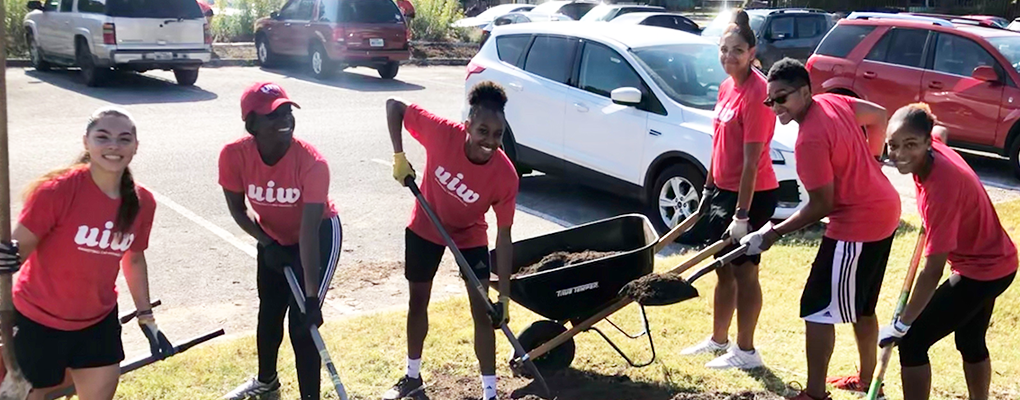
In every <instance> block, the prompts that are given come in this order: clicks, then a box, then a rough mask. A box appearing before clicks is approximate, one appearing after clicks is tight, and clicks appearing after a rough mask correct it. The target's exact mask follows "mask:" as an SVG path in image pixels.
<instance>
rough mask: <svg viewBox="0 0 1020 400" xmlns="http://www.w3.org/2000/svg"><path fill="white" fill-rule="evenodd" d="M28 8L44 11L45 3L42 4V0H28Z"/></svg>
mask: <svg viewBox="0 0 1020 400" xmlns="http://www.w3.org/2000/svg"><path fill="white" fill-rule="evenodd" d="M28 9H29V10H39V11H43V4H42V2H41V1H38V0H32V1H30V2H28Z"/></svg>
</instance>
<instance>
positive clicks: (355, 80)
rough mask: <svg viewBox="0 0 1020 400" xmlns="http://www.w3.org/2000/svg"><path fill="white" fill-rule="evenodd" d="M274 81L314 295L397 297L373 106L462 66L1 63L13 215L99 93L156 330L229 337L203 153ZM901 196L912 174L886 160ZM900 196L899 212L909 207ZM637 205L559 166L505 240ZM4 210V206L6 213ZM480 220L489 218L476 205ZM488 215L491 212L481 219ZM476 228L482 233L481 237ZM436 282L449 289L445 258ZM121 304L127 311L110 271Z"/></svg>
mask: <svg viewBox="0 0 1020 400" xmlns="http://www.w3.org/2000/svg"><path fill="white" fill-rule="evenodd" d="M258 81H274V82H276V83H279V84H280V85H281V86H283V87H284V89H285V90H287V91H288V94H289V95H290V97H291V98H292V99H293V100H295V101H296V102H298V103H299V104H300V105H301V109H300V110H297V111H295V115H296V118H297V129H296V132H295V135H296V136H298V137H300V138H302V139H304V140H307V141H308V142H310V143H312V144H313V145H315V146H316V147H317V148H318V149H319V151H320V152H322V153H323V154H324V155H325V156H326V158H327V159H328V160H329V162H330V168H331V173H332V176H331V186H330V193H331V195H332V196H333V198H334V199H335V201H336V202H337V204H338V206H339V208H340V216H341V219H342V221H343V229H344V232H343V233H344V242H343V248H344V250H343V255H342V256H341V260H340V265H341V267H340V268H339V270H338V272H337V275H336V277H335V279H334V282H333V283H334V286H335V288H334V289H333V290H332V293H331V295H330V298H329V300H328V304H329V306H327V307H326V308H325V309H324V310H323V312H324V314H325V315H326V317H327V319H329V318H338V317H341V316H344V315H355V314H358V313H363V312H369V311H374V310H379V309H384V308H393V307H396V308H399V307H401V306H403V304H404V302H406V296H405V292H404V286H405V283H404V281H403V276H402V270H400V264H399V263H401V262H402V260H403V228H404V226H405V224H406V222H407V220H408V218H409V217H410V211H411V207H412V204H413V201H414V200H413V197H411V195H410V193H409V192H408V191H407V190H406V189H404V188H402V187H401V186H399V185H398V184H397V183H396V182H394V181H393V179H392V178H391V177H390V168H389V161H390V158H391V153H392V151H391V148H390V144H389V140H388V138H387V131H386V121H385V113H384V108H383V104H384V101H385V100H386V99H387V98H388V97H390V96H399V97H402V98H404V99H406V100H409V101H412V102H416V103H419V104H422V105H423V106H425V107H426V108H428V109H430V110H432V111H433V112H435V113H436V114H439V115H442V116H446V117H449V118H454V119H458V118H460V115H461V107H462V105H463V104H464V94H465V93H464V69H463V67H422V68H418V67H404V68H402V70H401V72H400V74H399V75H398V76H397V79H396V80H393V81H384V80H381V79H379V78H378V75H377V74H376V73H375V71H373V70H367V69H355V70H348V71H347V72H345V73H342V74H339V75H338V76H337V77H335V78H333V79H331V80H329V81H316V80H313V79H312V78H310V77H308V76H307V75H306V74H305V73H304V72H301V71H298V70H297V69H296V68H292V69H285V70H263V69H260V68H241V67H237V68H209V69H204V70H202V72H201V76H200V77H199V81H198V84H197V86H195V87H191V88H185V87H179V86H176V85H175V84H174V83H173V75H172V74H171V73H163V72H154V73H148V74H144V75H138V74H121V75H118V76H117V77H116V79H115V80H114V81H113V82H112V83H111V84H110V85H109V86H107V87H103V88H87V87H85V86H84V85H83V84H80V83H79V82H78V80H77V72H76V71H54V72H46V73H43V72H37V71H34V70H32V69H18V68H15V69H8V72H7V85H8V103H9V104H8V108H9V111H8V112H9V117H10V128H9V129H10V153H11V180H12V182H11V183H12V187H13V188H14V190H15V191H14V193H13V195H12V197H13V199H14V204H13V206H14V212H15V213H17V212H18V211H19V210H20V208H21V196H20V194H21V193H20V191H21V188H23V187H24V186H25V185H26V184H27V183H28V182H29V181H30V180H32V179H34V178H35V177H36V176H39V175H41V174H43V173H45V172H46V171H48V170H50V169H52V168H55V167H59V166H61V165H64V164H66V163H68V162H70V161H71V160H73V159H74V158H75V156H76V155H77V154H78V152H80V151H81V149H82V144H81V135H82V133H83V132H84V127H85V123H86V119H87V117H88V116H89V114H90V113H91V112H92V111H93V110H95V109H96V108H98V107H100V106H103V105H106V104H116V105H120V106H123V107H124V108H126V109H127V110H128V111H130V112H131V113H133V114H134V116H135V118H136V120H137V124H138V129H139V133H138V136H139V140H140V148H139V153H138V155H137V156H136V158H135V160H134V162H133V163H132V168H133V171H134V174H135V177H136V179H137V180H138V181H139V182H140V183H141V184H143V185H145V186H146V187H147V188H149V189H150V190H151V191H153V193H154V194H156V196H157V200H158V202H159V208H158V210H157V213H156V223H155V226H154V228H153V232H152V239H151V244H150V248H149V250H148V251H147V252H146V254H147V258H148V261H149V265H150V280H151V282H152V290H151V291H152V295H153V297H154V298H160V299H162V300H163V303H164V305H163V306H162V307H160V308H158V309H157V310H156V315H157V320H158V321H159V323H160V327H161V328H162V329H163V330H164V331H166V332H167V335H168V336H169V337H170V338H171V340H178V341H182V340H184V339H186V338H188V337H192V336H195V335H198V334H199V333H203V332H205V331H209V330H212V329H215V328H219V327H223V328H225V329H226V330H227V332H228V335H229V334H238V333H248V332H251V331H252V329H253V328H254V322H255V313H256V306H257V302H258V299H257V296H256V292H255V261H254V258H253V254H254V240H252V239H250V238H248V237H247V235H246V234H244V232H242V231H241V230H240V229H239V228H237V227H236V225H235V224H234V222H233V220H232V219H231V218H230V216H229V214H228V212H227V208H226V204H225V202H224V200H223V195H222V191H221V189H220V188H219V186H218V185H217V163H216V161H217V157H218V154H219V151H220V149H221V147H222V146H223V144H225V143H227V142H229V141H231V140H233V139H235V138H237V137H240V136H242V135H246V134H247V133H245V131H244V127H243V125H242V122H241V119H240V107H239V104H238V102H239V97H240V94H241V92H242V90H243V89H244V88H245V87H247V86H248V85H250V84H252V83H254V82H258ZM407 148H408V154H409V158H410V159H411V162H412V163H413V164H415V165H423V163H424V154H423V151H422V149H421V148H420V146H416V145H412V146H407ZM968 160H969V161H971V162H972V165H973V166H974V167H975V169H976V170H977V171H978V173H979V174H980V175H981V176H982V178H983V179H984V180H985V181H986V183H987V184H988V190H989V193H990V195H991V196H992V197H993V200H996V201H1002V200H1007V199H1011V198H1015V197H1018V196H1020V192H1018V190H1020V182H1018V181H1017V180H1016V179H1014V178H1013V177H1012V176H1011V175H1010V172H1009V164H1008V162H1007V161H1005V160H1001V159H989V158H985V157H979V156H968ZM887 174H888V175H890V177H891V178H892V179H893V181H894V183H895V184H896V186H897V188H898V190H899V191H900V193H901V194H903V195H904V197H905V199H909V198H910V197H912V196H913V190H914V189H913V182H912V181H911V180H910V179H908V178H904V177H902V176H899V174H898V173H896V172H895V171H894V170H892V169H890V168H887ZM914 207H915V206H914V204H913V202H912V201H906V200H905V201H904V209H905V210H908V211H910V210H913V209H914ZM638 211H640V205H638V204H636V203H635V202H633V201H631V200H626V199H620V198H617V197H614V196H613V195H611V194H607V193H602V192H598V191H595V190H591V189H586V188H583V187H579V186H575V185H573V184H571V183H570V179H569V177H565V178H561V177H549V176H543V175H540V174H539V175H536V176H528V177H525V178H524V179H522V182H521V194H520V196H519V198H518V213H517V216H516V218H515V224H514V237H515V239H523V238H527V237H532V236H537V235H541V234H545V233H549V232H551V231H554V230H557V229H560V228H562V227H565V226H570V225H575V224H580V223H585V222H589V221H593V220H597V219H601V218H605V217H610V216H614V215H618V214H622V213H628V212H638ZM15 215H17V214H15ZM489 217H490V221H492V222H494V217H493V216H492V215H490V216H489ZM492 225H494V223H493V224H492ZM494 236H495V235H494V234H490V238H494ZM442 271H443V272H442V273H441V274H442V275H443V277H442V279H441V280H440V281H439V282H438V283H437V285H436V291H437V294H438V292H443V293H451V294H454V293H459V292H461V288H460V285H459V283H458V282H457V280H456V273H455V271H454V267H453V265H452V263H450V262H447V263H446V264H445V266H444V268H443V270H442ZM118 287H119V288H120V292H121V310H122V311H124V310H128V309H131V308H133V306H132V305H131V300H130V297H129V296H128V294H127V289H126V286H124V285H123V282H120V284H119V285H118ZM124 338H125V343H126V346H127V352H128V357H129V358H132V357H133V356H137V355H142V354H143V353H144V352H146V351H147V347H146V346H144V344H143V342H144V339H143V338H142V335H140V334H138V332H137V330H136V329H133V328H131V329H125V336H124Z"/></svg>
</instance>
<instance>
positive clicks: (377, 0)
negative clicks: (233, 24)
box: [255, 0, 411, 79]
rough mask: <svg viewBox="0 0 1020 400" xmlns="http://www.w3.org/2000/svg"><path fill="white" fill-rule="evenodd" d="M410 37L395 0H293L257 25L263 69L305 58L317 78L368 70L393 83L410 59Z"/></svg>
mask: <svg viewBox="0 0 1020 400" xmlns="http://www.w3.org/2000/svg"><path fill="white" fill-rule="evenodd" d="M409 35H410V31H409V30H408V27H407V24H406V23H405V21H404V16H403V14H402V13H401V12H400V9H399V8H397V5H396V4H394V3H393V1H392V0H289V1H288V2H287V4H285V5H284V6H283V8H282V9H281V10H280V11H279V12H273V13H272V14H270V16H269V18H262V19H260V20H258V21H256V22H255V50H256V52H257V54H258V61H259V63H260V64H261V65H264V66H271V65H273V64H275V63H276V62H277V61H278V60H279V59H280V58H284V57H290V58H298V57H300V58H304V59H306V60H308V64H309V66H310V67H311V68H310V69H311V72H312V75H314V76H315V77H316V78H326V77H329V76H330V75H332V74H333V73H335V72H336V71H339V70H341V69H343V68H347V67H369V68H374V69H376V70H377V71H379V76H381V77H382V78H383V79H393V78H394V77H395V76H397V71H398V70H399V68H400V62H401V61H404V60H407V59H409V58H411V51H410V49H409V48H408V37H409Z"/></svg>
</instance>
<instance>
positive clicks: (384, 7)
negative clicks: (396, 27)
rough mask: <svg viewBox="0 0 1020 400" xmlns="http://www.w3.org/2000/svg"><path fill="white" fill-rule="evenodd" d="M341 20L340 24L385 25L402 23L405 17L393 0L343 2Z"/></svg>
mask: <svg viewBox="0 0 1020 400" xmlns="http://www.w3.org/2000/svg"><path fill="white" fill-rule="evenodd" d="M339 19H340V22H359V23H364V24H383V23H395V22H400V21H402V20H403V17H402V16H401V13H400V9H399V8H397V5H396V4H395V3H393V1H391V0H343V2H342V3H340V16H339Z"/></svg>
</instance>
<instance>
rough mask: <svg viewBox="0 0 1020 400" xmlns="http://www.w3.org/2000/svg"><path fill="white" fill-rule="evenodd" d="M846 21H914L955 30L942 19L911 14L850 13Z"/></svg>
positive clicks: (951, 24)
mask: <svg viewBox="0 0 1020 400" xmlns="http://www.w3.org/2000/svg"><path fill="white" fill-rule="evenodd" d="M846 18H847V19H898V20H903V21H916V22H927V23H930V24H932V25H938V26H944V27H947V28H955V27H956V25H953V23H952V22H949V21H947V20H945V19H943V18H934V17H924V16H920V15H913V14H891V13H876V12H853V13H850V15H849V16H847V17H846Z"/></svg>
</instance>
